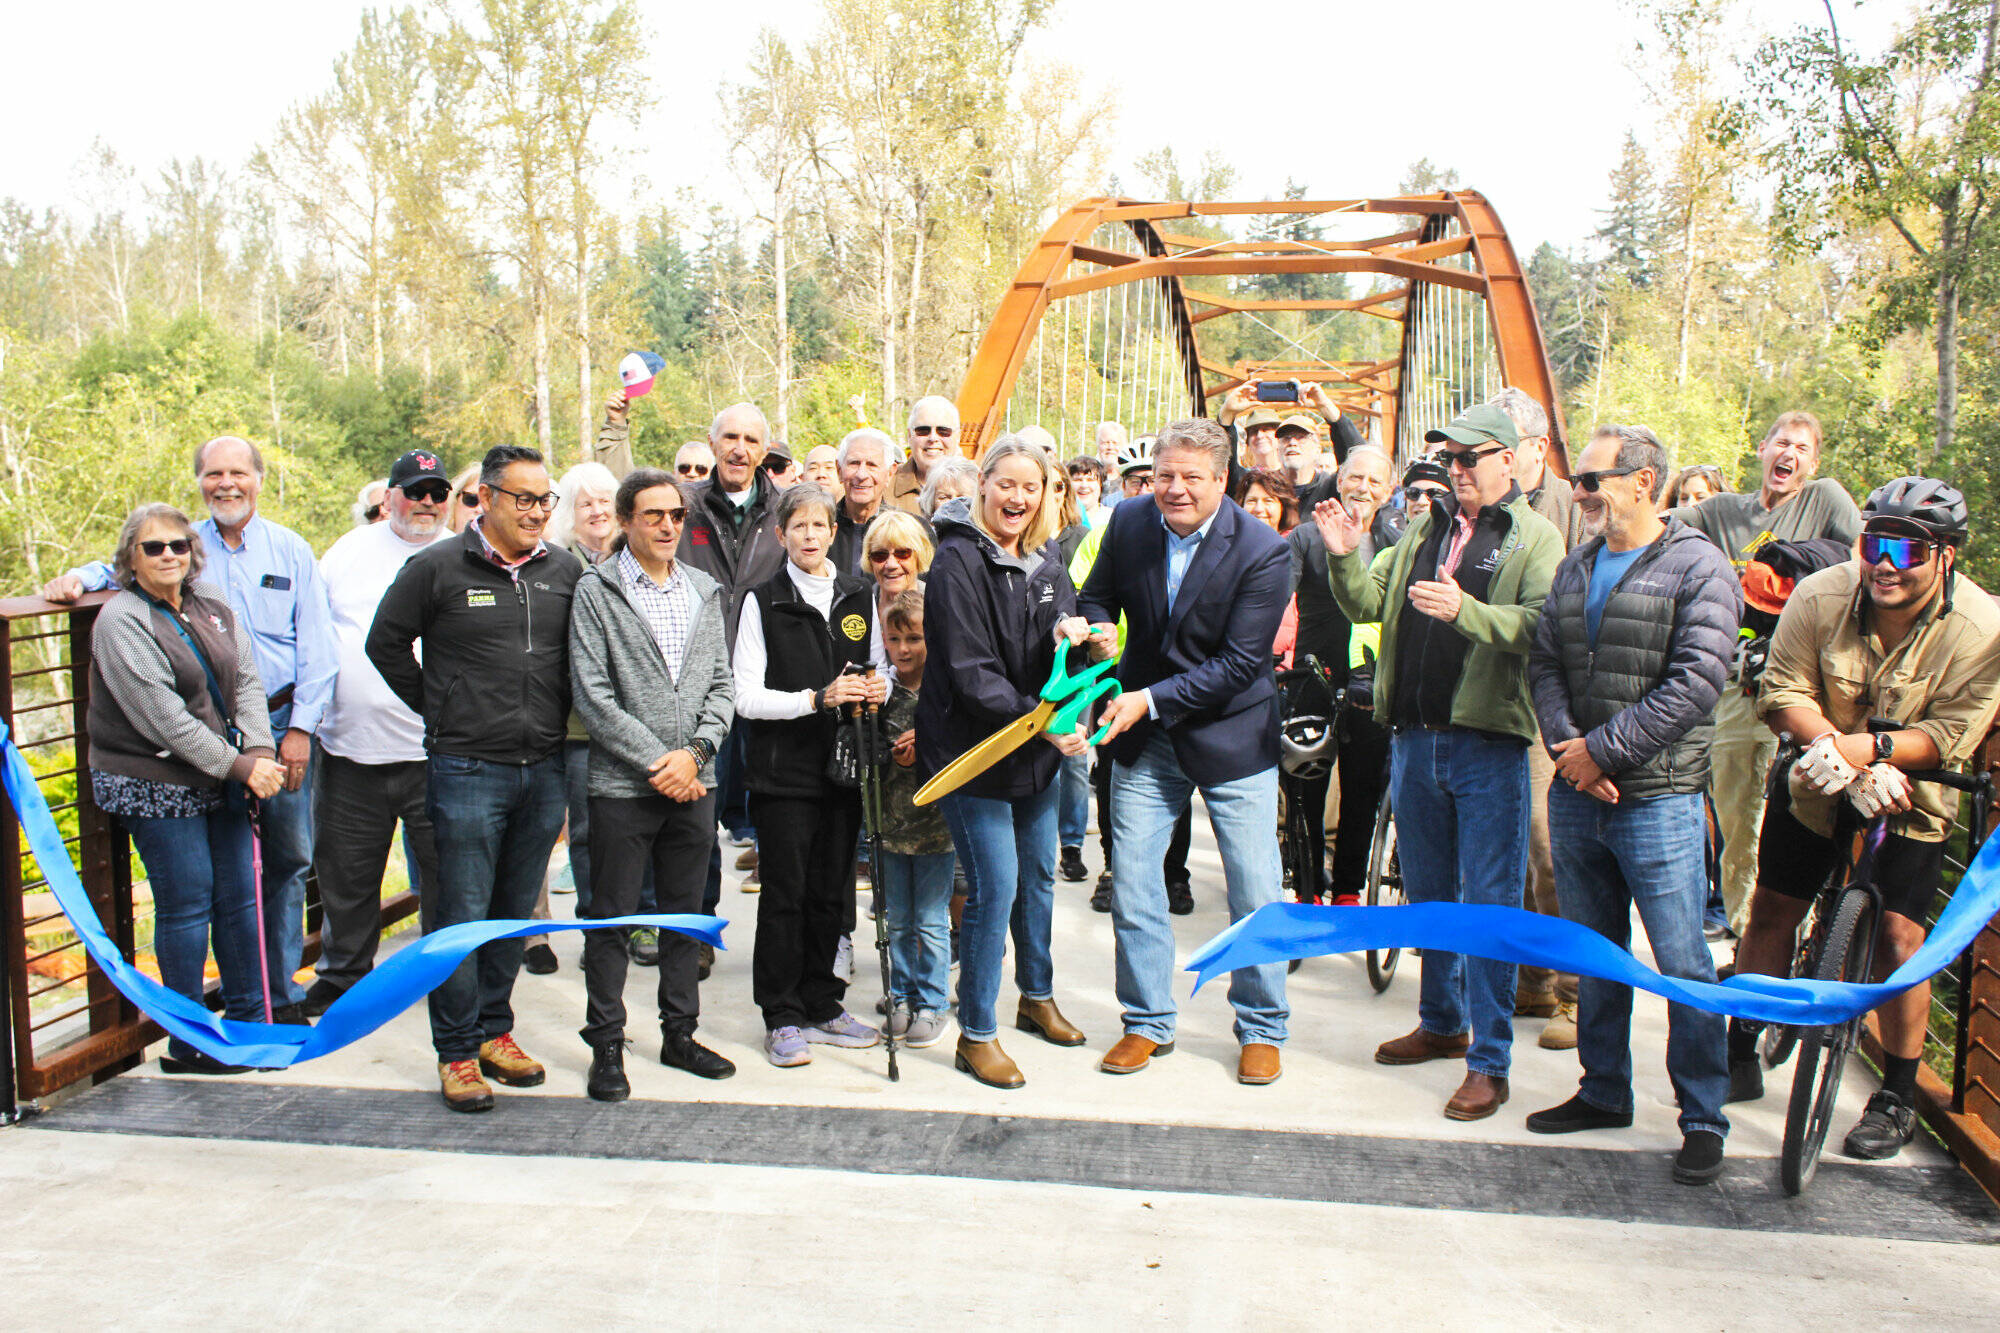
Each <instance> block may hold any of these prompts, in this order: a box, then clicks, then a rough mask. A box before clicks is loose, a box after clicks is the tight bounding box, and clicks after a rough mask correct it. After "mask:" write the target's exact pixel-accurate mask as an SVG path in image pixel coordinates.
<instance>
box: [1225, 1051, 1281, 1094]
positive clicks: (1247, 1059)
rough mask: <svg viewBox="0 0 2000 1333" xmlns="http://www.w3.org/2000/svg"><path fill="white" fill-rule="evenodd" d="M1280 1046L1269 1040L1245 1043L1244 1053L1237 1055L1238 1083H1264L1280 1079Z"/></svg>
mask: <svg viewBox="0 0 2000 1333" xmlns="http://www.w3.org/2000/svg"><path fill="white" fill-rule="evenodd" d="M1278 1073H1279V1068H1278V1048H1277V1047H1275V1046H1273V1045H1271V1043H1270V1042H1268V1041H1248V1042H1245V1043H1243V1054H1242V1055H1241V1056H1239V1057H1237V1061H1236V1081H1237V1082H1238V1083H1250V1084H1263V1083H1276V1082H1277V1081H1278Z"/></svg>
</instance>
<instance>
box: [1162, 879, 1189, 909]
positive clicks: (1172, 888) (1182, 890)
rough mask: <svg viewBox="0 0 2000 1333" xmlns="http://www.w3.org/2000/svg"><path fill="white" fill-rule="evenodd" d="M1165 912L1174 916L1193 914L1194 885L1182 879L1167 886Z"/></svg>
mask: <svg viewBox="0 0 2000 1333" xmlns="http://www.w3.org/2000/svg"><path fill="white" fill-rule="evenodd" d="M1167 910H1168V911H1169V912H1172V913H1173V914H1174V915H1175V916H1187V915H1188V914H1190V913H1191V912H1193V911H1194V885H1192V884H1190V883H1188V882H1187V881H1186V880H1184V879H1177V880H1175V881H1174V882H1173V883H1171V884H1169V885H1167Z"/></svg>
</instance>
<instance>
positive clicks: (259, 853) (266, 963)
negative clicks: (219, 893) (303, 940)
mask: <svg viewBox="0 0 2000 1333" xmlns="http://www.w3.org/2000/svg"><path fill="white" fill-rule="evenodd" d="M259 813H261V808H260V806H259V805H258V803H257V802H256V801H252V802H251V803H250V889H251V892H252V893H253V894H254V895H255V897H256V901H257V979H258V980H259V981H261V982H263V983H264V1021H265V1022H266V1023H270V1022H273V1021H274V1020H273V1018H272V1017H271V950H270V946H269V943H268V941H267V939H266V936H265V932H264V840H263V839H262V838H261V837H259V836H258V834H257V816H258V814H259Z"/></svg>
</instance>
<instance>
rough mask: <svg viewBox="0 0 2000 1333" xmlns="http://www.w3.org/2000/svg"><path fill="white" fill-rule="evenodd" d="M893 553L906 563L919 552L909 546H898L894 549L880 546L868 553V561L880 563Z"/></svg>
mask: <svg viewBox="0 0 2000 1333" xmlns="http://www.w3.org/2000/svg"><path fill="white" fill-rule="evenodd" d="M892 555H893V556H895V557H896V559H897V560H899V561H901V562H902V563H903V564H906V565H907V564H909V563H910V562H911V561H912V560H915V559H916V558H917V553H916V552H915V551H912V550H911V549H910V548H909V547H907V546H898V547H896V548H894V549H893V550H892V549H890V548H889V547H887V546H878V547H876V548H875V549H874V550H872V551H870V552H869V553H868V561H869V563H870V564H876V565H879V564H881V563H883V562H884V561H886V560H887V559H888V558H889V557H890V556H892Z"/></svg>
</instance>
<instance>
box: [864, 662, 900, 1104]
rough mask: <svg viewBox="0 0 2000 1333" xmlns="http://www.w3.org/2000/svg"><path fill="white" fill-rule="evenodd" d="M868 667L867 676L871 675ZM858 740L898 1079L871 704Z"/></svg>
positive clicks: (877, 734)
mask: <svg viewBox="0 0 2000 1333" xmlns="http://www.w3.org/2000/svg"><path fill="white" fill-rule="evenodd" d="M873 675H874V671H873V669H872V668H871V669H870V670H869V672H868V676H869V677H872V676H873ZM855 718H856V725H857V726H858V728H859V735H858V736H857V737H856V739H857V740H858V741H859V742H860V743H859V744H858V745H857V746H856V754H857V755H858V757H859V758H860V760H861V811H862V817H863V818H865V819H866V820H867V821H868V864H869V865H870V866H871V867H872V868H873V871H874V880H875V885H874V890H875V893H874V897H875V955H876V958H877V960H878V961H879V962H880V963H881V965H882V994H883V995H884V996H885V997H886V998H887V999H888V1001H889V1021H888V1022H887V1023H886V1024H884V1025H883V1032H882V1036H883V1039H884V1042H885V1044H886V1045H887V1046H888V1048H889V1081H890V1082H891V1083H896V1082H899V1081H900V1080H901V1079H902V1073H901V1071H900V1070H898V1069H897V1068H896V992H895V989H894V985H893V977H894V969H893V968H892V967H891V966H890V962H889V893H888V890H887V889H885V888H884V887H883V884H882V869H883V867H882V813H883V812H882V760H883V758H884V756H883V754H882V741H883V737H882V728H881V726H880V725H879V718H880V713H879V709H878V707H877V706H876V705H875V704H872V703H871V704H864V705H863V706H862V707H861V708H860V709H858V710H856V713H855Z"/></svg>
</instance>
